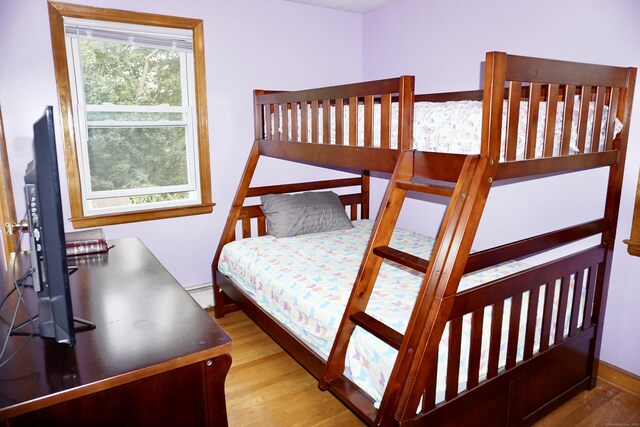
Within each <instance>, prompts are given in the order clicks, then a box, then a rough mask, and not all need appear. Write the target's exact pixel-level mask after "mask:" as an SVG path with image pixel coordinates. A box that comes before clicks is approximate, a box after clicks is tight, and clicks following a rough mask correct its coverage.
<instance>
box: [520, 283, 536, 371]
mask: <svg viewBox="0 0 640 427" xmlns="http://www.w3.org/2000/svg"><path fill="white" fill-rule="evenodd" d="M539 297H540V287H539V286H536V287H534V288H533V289H531V291H530V292H529V305H528V307H527V326H526V332H525V336H524V360H527V359H530V358H531V357H532V356H533V344H534V341H535V336H536V321H537V317H538V303H539Z"/></svg>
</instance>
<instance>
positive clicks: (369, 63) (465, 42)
mask: <svg viewBox="0 0 640 427" xmlns="http://www.w3.org/2000/svg"><path fill="white" fill-rule="evenodd" d="M534 3H535V4H534ZM534 3H532V2H523V1H513V0H491V1H488V2H478V1H475V0H454V1H447V2H443V1H434V0H426V1H425V0H402V1H400V2H398V3H395V4H392V5H390V6H387V7H384V8H381V9H377V10H374V11H372V12H369V13H367V14H366V15H365V17H364V37H363V39H364V45H363V64H364V68H363V77H364V79H366V80H368V79H376V78H383V77H388V76H396V75H400V74H411V75H415V76H416V90H417V92H419V93H420V92H436V91H450V90H468V89H477V88H479V85H480V81H481V79H480V63H481V62H482V61H483V60H484V53H485V52H486V51H491V50H499V51H505V52H509V53H514V54H519V55H529V56H541V57H548V58H557V59H565V60H573V61H581V62H591V63H602V64H612V65H620V66H635V67H639V66H640V47H639V44H638V42H640V26H639V25H638V19H640V3H639V2H637V1H634V0H611V1H607V2H602V1H599V0H589V1H579V0H573V1H555V0H539V1H536V2H534ZM639 93H640V91H636V96H635V106H636V108H635V109H634V112H635V113H634V117H633V119H632V128H631V133H630V137H629V143H630V147H629V152H628V156H627V165H626V172H625V173H626V176H625V183H624V188H623V193H622V203H621V211H620V221H619V226H618V239H617V242H616V254H615V256H614V260H613V272H612V275H611V285H610V292H609V300H608V305H607V314H606V319H605V333H604V337H603V348H602V353H601V355H602V359H603V360H604V361H607V362H610V363H612V364H614V365H616V366H619V367H621V368H622V369H625V370H627V371H630V372H632V373H634V374H636V375H640V356H639V355H640V330H639V329H638V325H639V324H640V310H639V309H638V304H639V302H640V286H639V283H638V277H640V259H639V258H637V257H632V256H630V255H628V254H627V252H626V246H625V245H624V244H623V243H622V239H624V238H628V236H629V234H630V228H631V215H632V210H633V198H634V195H635V185H636V182H637V181H636V180H637V177H638V167H639V165H640V108H638V106H639V105H640V95H639ZM600 173H602V171H590V172H587V173H581V174H577V176H572V177H561V178H554V179H555V180H556V181H555V182H552V183H551V185H549V182H548V180H545V181H547V182H539V181H536V182H528V183H526V184H522V185H517V186H506V187H500V188H497V189H496V190H494V191H493V192H492V194H491V196H490V199H489V201H488V205H487V211H488V212H487V215H486V216H485V218H488V219H489V220H488V221H487V220H485V221H483V222H482V224H481V226H480V230H479V231H478V237H477V239H476V242H475V245H476V247H478V248H479V247H484V246H488V245H491V244H495V243H499V242H501V241H504V240H505V239H507V238H514V237H518V236H519V235H522V236H524V235H526V234H528V233H529V232H537V231H544V230H545V229H546V228H547V227H556V226H561V225H562V224H564V223H568V221H569V220H570V219H571V218H572V217H573V218H575V217H578V218H581V219H584V220H588V219H592V218H596V217H598V216H599V214H601V212H602V206H603V202H602V200H596V201H593V200H587V199H585V198H584V197H582V196H583V195H584V194H585V193H587V192H591V191H592V188H589V187H586V188H585V187H582V189H581V190H580V191H581V192H578V191H573V189H574V188H575V189H578V188H579V184H580V183H581V182H582V181H584V180H593V179H594V178H593V176H594V175H598V174H600ZM561 186H564V187H565V188H569V189H572V191H569V193H568V194H569V197H567V193H560V192H557V193H553V192H551V193H550V188H555V187H561ZM543 195H544V197H545V200H549V197H551V203H547V204H546V205H545V206H539V205H540V203H537V201H538V200H541V199H542V196H543ZM538 196H540V197H538ZM567 199H568V200H567ZM590 199H592V198H590ZM514 201H516V202H515V203H514ZM562 202H565V203H564V205H563V208H562V209H558V208H557V207H556V206H557V204H558V203H562ZM412 208H413V211H412V212H409V213H408V214H406V215H405V216H404V217H403V218H401V220H402V221H401V222H402V225H407V226H408V225H410V224H416V223H418V224H421V223H424V222H425V221H421V219H422V218H423V217H424V215H425V214H424V213H421V212H418V211H417V206H416V203H413V206H412ZM441 212H442V209H440V210H439V211H438V210H435V211H430V212H428V215H430V214H432V213H438V214H439V213H441ZM540 218H545V219H544V220H540ZM519 219H523V221H522V222H521V223H520V224H522V223H524V224H527V226H526V229H525V228H523V227H522V225H519V223H518V220H519ZM421 227H423V228H425V229H428V227H429V226H424V225H421ZM427 231H429V230H427Z"/></svg>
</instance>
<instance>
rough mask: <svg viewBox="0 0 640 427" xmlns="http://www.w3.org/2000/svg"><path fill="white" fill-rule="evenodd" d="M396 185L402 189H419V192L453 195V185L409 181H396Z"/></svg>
mask: <svg viewBox="0 0 640 427" xmlns="http://www.w3.org/2000/svg"><path fill="white" fill-rule="evenodd" d="M396 186H397V187H398V188H402V189H403V190H408V191H409V190H410V191H419V192H420V193H429V194H437V195H439V196H446V197H451V196H453V187H446V186H444V185H436V184H419V183H416V182H411V181H396Z"/></svg>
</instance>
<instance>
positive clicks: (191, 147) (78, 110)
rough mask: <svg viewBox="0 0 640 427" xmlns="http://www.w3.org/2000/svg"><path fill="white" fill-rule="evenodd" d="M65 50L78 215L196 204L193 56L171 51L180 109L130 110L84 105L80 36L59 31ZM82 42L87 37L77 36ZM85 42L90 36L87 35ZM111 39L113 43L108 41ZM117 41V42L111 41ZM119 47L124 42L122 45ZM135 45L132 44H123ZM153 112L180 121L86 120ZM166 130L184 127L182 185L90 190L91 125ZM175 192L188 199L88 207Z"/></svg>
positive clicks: (148, 29) (140, 29) (139, 29)
mask: <svg viewBox="0 0 640 427" xmlns="http://www.w3.org/2000/svg"><path fill="white" fill-rule="evenodd" d="M64 23H65V29H66V28H67V26H68V25H71V26H75V25H79V26H82V27H88V28H102V29H106V30H114V32H116V31H117V32H122V33H124V34H126V33H128V32H131V33H141V34H151V35H168V36H171V35H176V36H179V35H182V34H184V31H181V30H176V31H173V32H172V31H168V30H167V29H166V28H162V27H152V26H140V25H133V24H122V23H109V22H100V21H95V20H88V19H77V18H65V20H64ZM65 33H66V37H65V41H66V47H67V59H68V66H69V79H70V81H71V89H72V96H73V101H74V102H73V106H74V113H75V114H74V119H75V123H74V124H75V129H76V141H77V150H78V154H79V156H78V163H79V164H78V166H79V169H80V179H81V183H82V188H83V191H82V198H83V206H84V211H85V213H86V214H87V215H89V216H92V215H99V214H111V213H119V212H128V211H134V210H145V209H149V207H172V206H184V205H189V204H193V203H199V202H200V198H199V194H200V191H199V188H198V183H199V179H198V178H199V170H198V162H197V159H196V156H197V147H198V140H197V132H194V129H197V119H196V115H195V114H193V105H195V89H194V88H195V84H194V80H195V74H194V69H193V53H192V51H190V50H185V49H172V50H176V51H178V53H179V55H180V71H181V78H180V80H181V84H182V88H181V94H182V106H169V105H162V106H142V105H138V106H132V105H114V104H102V105H90V104H87V103H86V100H85V97H84V90H83V88H84V76H83V75H82V63H81V61H80V58H81V56H80V39H81V37H73V36H70V35H69V32H68V31H65ZM82 38H87V37H82ZM88 38H91V37H88ZM109 41H113V40H109ZM115 42H118V41H115ZM122 43H123V44H124V43H128V42H125V41H123V42H122ZM129 43H130V44H134V45H136V44H137V43H135V42H129ZM100 111H101V112H155V113H181V114H182V115H183V120H181V121H179V122H170V121H144V122H142V121H141V122H133V121H111V120H109V121H102V122H98V121H89V119H88V113H90V112H100ZM166 126H180V127H182V126H184V128H185V142H186V147H185V148H186V150H185V151H186V162H187V179H188V182H187V184H185V185H174V186H162V187H145V188H131V189H122V190H102V191H98V190H94V189H93V187H92V185H91V167H90V163H89V148H88V143H89V129H90V128H92V127H100V128H116V127H128V128H131V127H139V128H155V127H166ZM176 192H188V194H189V197H187V198H186V199H181V200H171V201H163V202H154V203H144V204H137V205H126V206H114V207H98V208H96V207H94V205H93V202H94V201H96V200H99V199H108V198H116V197H132V196H144V195H149V194H165V193H176Z"/></svg>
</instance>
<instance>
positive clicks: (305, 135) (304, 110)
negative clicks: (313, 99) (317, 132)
mask: <svg viewBox="0 0 640 427" xmlns="http://www.w3.org/2000/svg"><path fill="white" fill-rule="evenodd" d="M300 142H309V104H307V102H306V101H304V102H301V103H300Z"/></svg>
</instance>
